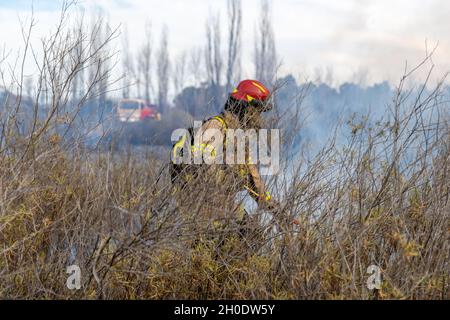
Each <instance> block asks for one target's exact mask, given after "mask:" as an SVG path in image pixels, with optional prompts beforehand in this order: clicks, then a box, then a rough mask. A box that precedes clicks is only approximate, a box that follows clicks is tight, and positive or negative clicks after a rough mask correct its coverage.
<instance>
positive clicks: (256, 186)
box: [247, 164, 276, 209]
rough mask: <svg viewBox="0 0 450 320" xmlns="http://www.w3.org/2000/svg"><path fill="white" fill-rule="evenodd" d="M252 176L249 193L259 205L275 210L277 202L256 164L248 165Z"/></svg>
mask: <svg viewBox="0 0 450 320" xmlns="http://www.w3.org/2000/svg"><path fill="white" fill-rule="evenodd" d="M247 168H248V171H249V174H250V186H248V189H247V190H248V191H249V193H250V195H251V196H252V197H253V198H254V199H255V200H256V201H257V202H258V204H259V205H262V206H264V207H267V208H268V209H275V207H276V201H275V200H274V199H272V196H271V194H270V192H269V191H268V190H267V189H266V186H265V184H264V182H263V181H262V179H261V175H260V174H259V170H258V167H257V166H256V165H255V164H248V165H247Z"/></svg>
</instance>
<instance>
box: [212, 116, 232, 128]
mask: <svg viewBox="0 0 450 320" xmlns="http://www.w3.org/2000/svg"><path fill="white" fill-rule="evenodd" d="M211 119H216V120H217V121H219V122H220V123H221V124H222V125H223V126H224V127H225V129H227V128H228V126H227V123H226V122H225V119H224V118H223V116H222V115H217V116H214V117H212V118H211Z"/></svg>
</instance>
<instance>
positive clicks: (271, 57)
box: [254, 0, 278, 85]
mask: <svg viewBox="0 0 450 320" xmlns="http://www.w3.org/2000/svg"><path fill="white" fill-rule="evenodd" d="M254 65H255V77H256V78H257V79H258V80H260V81H262V82H263V83H265V84H267V85H272V84H273V83H274V81H275V76H276V72H277V68H278V58H277V52H276V46H275V35H274V31H273V24H272V14H271V3H270V1H269V0H262V6H261V12H260V17H259V23H258V26H257V30H256V36H255V52H254Z"/></svg>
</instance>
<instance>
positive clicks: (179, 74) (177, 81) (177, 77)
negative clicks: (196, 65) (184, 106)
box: [173, 51, 188, 93]
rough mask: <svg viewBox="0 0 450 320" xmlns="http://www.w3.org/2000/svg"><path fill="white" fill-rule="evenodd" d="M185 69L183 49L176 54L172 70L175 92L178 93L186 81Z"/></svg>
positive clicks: (185, 61) (185, 62)
mask: <svg viewBox="0 0 450 320" xmlns="http://www.w3.org/2000/svg"><path fill="white" fill-rule="evenodd" d="M187 69H188V64H187V53H186V51H184V52H182V53H181V54H180V55H179V56H178V58H177V60H176V61H175V66H174V70H173V85H174V89H175V92H176V93H179V92H181V91H182V90H183V87H184V85H185V82H186V70H187Z"/></svg>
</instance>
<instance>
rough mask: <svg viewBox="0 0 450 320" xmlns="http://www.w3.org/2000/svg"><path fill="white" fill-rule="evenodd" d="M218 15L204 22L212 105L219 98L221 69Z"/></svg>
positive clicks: (215, 105) (208, 80)
mask: <svg viewBox="0 0 450 320" xmlns="http://www.w3.org/2000/svg"><path fill="white" fill-rule="evenodd" d="M221 51H222V43H221V30H220V16H219V15H217V16H215V17H213V16H212V17H210V19H208V21H207V22H206V48H205V62H206V63H205V64H206V75H207V82H208V85H209V86H210V87H211V89H212V95H213V101H212V103H213V107H215V108H217V107H218V105H219V103H220V100H221V88H220V85H221V80H222V69H223V58H222V52H221Z"/></svg>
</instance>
